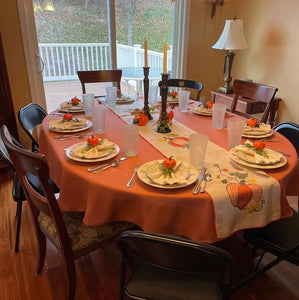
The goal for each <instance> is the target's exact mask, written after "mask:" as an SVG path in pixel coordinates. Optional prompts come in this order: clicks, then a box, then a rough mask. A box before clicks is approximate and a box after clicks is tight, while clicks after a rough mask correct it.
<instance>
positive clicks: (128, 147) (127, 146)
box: [123, 124, 139, 156]
mask: <svg viewBox="0 0 299 300" xmlns="http://www.w3.org/2000/svg"><path fill="white" fill-rule="evenodd" d="M138 130H139V127H138V125H135V124H126V125H124V127H123V139H124V151H125V155H126V156H136V155H137V152H138Z"/></svg>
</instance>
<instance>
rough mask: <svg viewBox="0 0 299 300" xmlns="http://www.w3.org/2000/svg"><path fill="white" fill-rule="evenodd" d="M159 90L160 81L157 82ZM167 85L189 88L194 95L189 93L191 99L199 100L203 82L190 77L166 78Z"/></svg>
mask: <svg viewBox="0 0 299 300" xmlns="http://www.w3.org/2000/svg"><path fill="white" fill-rule="evenodd" d="M158 85H159V88H160V91H161V88H162V81H159V83H158ZM167 87H177V88H184V89H191V90H192V91H194V93H195V94H194V96H192V95H191V97H190V98H191V99H194V100H196V101H199V98H200V92H201V91H202V89H203V84H202V83H200V82H197V81H195V80H191V79H173V78H171V79H168V80H167ZM168 90H169V89H168Z"/></svg>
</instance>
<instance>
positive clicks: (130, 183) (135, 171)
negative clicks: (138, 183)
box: [127, 167, 138, 187]
mask: <svg viewBox="0 0 299 300" xmlns="http://www.w3.org/2000/svg"><path fill="white" fill-rule="evenodd" d="M137 171H138V167H135V169H134V172H133V175H132V177H131V179H130V180H129V182H128V183H127V187H132V185H133V180H134V177H135V176H136V174H137Z"/></svg>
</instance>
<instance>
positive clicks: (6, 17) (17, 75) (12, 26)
mask: <svg viewBox="0 0 299 300" xmlns="http://www.w3.org/2000/svg"><path fill="white" fill-rule="evenodd" d="M0 30H1V33H2V39H3V46H4V53H5V58H6V65H7V70H8V77H9V81H10V89H11V94H12V98H13V101H14V110H15V114H16V119H17V112H18V111H19V109H20V108H21V107H22V106H24V105H26V104H27V103H29V102H30V97H31V96H30V90H29V83H28V77H27V72H26V63H25V58H24V51H23V46H22V37H21V31H20V24H19V19H18V10H17V2H16V0H9V1H0ZM17 123H18V122H17ZM18 131H19V134H20V140H21V142H22V143H23V144H24V145H26V146H27V145H28V143H29V140H28V139H27V138H26V136H25V134H24V133H23V130H22V129H21V128H20V126H18Z"/></svg>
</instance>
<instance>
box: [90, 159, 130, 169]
mask: <svg viewBox="0 0 299 300" xmlns="http://www.w3.org/2000/svg"><path fill="white" fill-rule="evenodd" d="M125 159H127V157H126V156H123V157H121V158H119V159H116V160H113V161H110V162H109V163H104V164H100V165H97V166H95V167H91V168H88V169H87V172H93V171H95V170H97V169H100V168H102V167H106V166H109V165H110V164H112V163H113V162H115V161H118V160H119V161H122V160H125Z"/></svg>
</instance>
